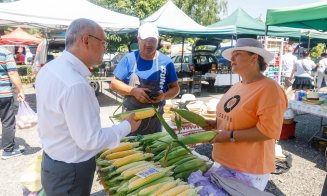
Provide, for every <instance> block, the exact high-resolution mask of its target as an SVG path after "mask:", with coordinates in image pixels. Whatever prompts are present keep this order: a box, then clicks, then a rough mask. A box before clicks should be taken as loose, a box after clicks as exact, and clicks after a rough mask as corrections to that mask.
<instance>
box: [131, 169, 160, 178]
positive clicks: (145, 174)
mask: <svg viewBox="0 0 327 196" xmlns="http://www.w3.org/2000/svg"><path fill="white" fill-rule="evenodd" d="M159 172H160V170H159V169H158V168H156V167H149V168H148V169H145V170H142V171H140V172H139V173H137V174H136V175H137V176H138V177H140V178H146V177H148V176H151V175H152V174H156V173H159Z"/></svg>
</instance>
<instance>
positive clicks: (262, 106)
mask: <svg viewBox="0 0 327 196" xmlns="http://www.w3.org/2000/svg"><path fill="white" fill-rule="evenodd" d="M222 56H223V57H224V58H225V59H227V60H229V61H231V66H232V71H233V72H234V73H237V74H239V75H240V76H241V78H242V80H241V81H240V82H239V83H237V84H235V85H234V86H233V87H232V88H231V89H230V90H229V91H228V92H226V93H225V95H224V96H223V97H222V99H221V100H220V101H219V103H218V104H217V118H216V120H215V121H208V122H209V124H210V127H206V129H210V128H215V129H217V132H218V133H219V134H218V135H217V136H216V137H215V138H214V139H213V141H212V143H213V152H212V157H213V159H214V160H215V162H216V163H219V168H218V174H219V171H220V172H223V173H224V172H225V174H226V172H228V173H229V174H230V175H227V176H229V177H231V176H232V177H234V178H236V179H239V180H240V181H242V182H244V183H245V184H248V185H250V186H253V187H256V188H257V189H259V190H264V189H265V187H266V185H267V183H268V180H269V176H270V173H271V172H273V171H274V170H275V140H277V139H279V136H280V133H281V129H282V122H283V114H284V112H285V110H286V108H287V98H286V95H285V93H284V91H283V89H282V88H281V87H280V86H279V85H278V84H277V83H276V82H275V81H274V80H272V79H270V78H267V77H265V76H264V75H263V74H262V72H263V71H264V70H265V69H266V67H267V64H268V62H270V61H271V60H273V57H274V56H273V54H271V53H270V52H268V51H266V50H265V49H264V48H263V46H262V44H261V43H260V42H258V41H257V40H255V39H250V38H241V39H238V40H237V43H236V46H235V47H234V48H230V49H227V50H225V51H224V52H223V53H222ZM216 165H218V164H216ZM225 176H226V175H225Z"/></svg>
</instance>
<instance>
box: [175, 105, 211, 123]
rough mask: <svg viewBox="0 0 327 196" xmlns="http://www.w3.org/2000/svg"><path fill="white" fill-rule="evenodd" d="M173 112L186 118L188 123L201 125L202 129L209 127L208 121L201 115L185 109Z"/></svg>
mask: <svg viewBox="0 0 327 196" xmlns="http://www.w3.org/2000/svg"><path fill="white" fill-rule="evenodd" d="M171 110H172V111H174V112H176V113H177V114H179V115H180V116H181V117H183V118H185V119H186V120H187V121H189V122H191V123H194V124H196V125H199V126H200V127H206V126H208V124H207V122H206V119H205V118H204V117H203V116H201V115H199V114H196V113H194V112H191V111H188V110H183V109H175V108H173V109H171Z"/></svg>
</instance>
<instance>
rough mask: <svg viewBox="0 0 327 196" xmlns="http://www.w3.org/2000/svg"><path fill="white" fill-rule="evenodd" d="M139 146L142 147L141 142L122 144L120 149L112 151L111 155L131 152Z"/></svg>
mask: <svg viewBox="0 0 327 196" xmlns="http://www.w3.org/2000/svg"><path fill="white" fill-rule="evenodd" d="M139 145H140V143H139V142H133V143H131V142H126V143H120V145H119V146H118V147H116V148H113V149H111V152H110V153H115V152H121V151H125V150H130V149H132V148H135V147H137V146H139ZM107 155H108V154H107Z"/></svg>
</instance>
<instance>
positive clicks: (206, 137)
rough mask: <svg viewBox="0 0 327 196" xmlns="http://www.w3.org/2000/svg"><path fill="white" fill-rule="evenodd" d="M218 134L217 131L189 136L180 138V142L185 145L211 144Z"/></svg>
mask: <svg viewBox="0 0 327 196" xmlns="http://www.w3.org/2000/svg"><path fill="white" fill-rule="evenodd" d="M217 134H218V133H217V132H215V131H203V132H199V133H195V134H191V135H188V136H184V137H180V138H179V140H180V141H181V142H183V143H184V144H187V145H189V144H198V143H204V142H210V141H211V140H213V139H214V138H215V137H216V135H217Z"/></svg>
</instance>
